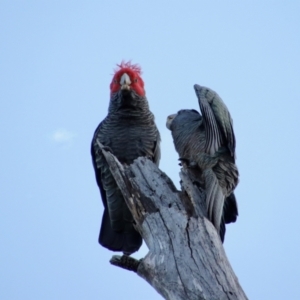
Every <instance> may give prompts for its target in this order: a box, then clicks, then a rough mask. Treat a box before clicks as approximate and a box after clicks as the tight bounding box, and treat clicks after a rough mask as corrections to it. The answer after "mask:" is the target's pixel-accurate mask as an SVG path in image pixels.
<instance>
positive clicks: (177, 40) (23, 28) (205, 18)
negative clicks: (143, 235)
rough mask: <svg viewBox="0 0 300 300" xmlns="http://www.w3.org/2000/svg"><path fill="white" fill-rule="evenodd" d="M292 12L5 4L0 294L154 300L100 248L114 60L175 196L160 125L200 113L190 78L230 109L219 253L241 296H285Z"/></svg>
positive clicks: (294, 235) (291, 211)
mask: <svg viewBox="0 0 300 300" xmlns="http://www.w3.org/2000/svg"><path fill="white" fill-rule="evenodd" d="M299 15H300V3H299V2H297V1H289V2H286V1H264V2H263V3H262V1H243V3H242V2H241V1H226V3H225V2H221V1H218V2H216V1H215V2H212V1H211V2H208V1H185V2H183V1H157V0H153V1H149V2H142V1H125V2H124V1H102V2H101V1H63V0H61V1H5V0H4V1H3V0H2V1H1V4H0V38H1V47H0V99H1V101H0V105H1V109H0V114H1V116H0V122H1V126H0V132H1V140H2V143H1V156H0V168H1V172H0V181H1V189H0V201H1V210H0V232H1V243H0V253H1V256H0V265H1V268H0V298H1V299H4V300H14V299H22V300H23V299H24V300H27V299H28V300H29V299H30V300H32V299H43V300H48V299H49V300H50V299H51V300H52V299H74V300H83V299H91V300H92V299H120V298H121V297H122V299H124V300H127V299H128V300H129V299H130V300H135V299H145V300H148V299H149V300H150V299H151V300H155V299H161V297H160V296H159V295H158V294H157V293H156V292H155V291H154V290H153V289H152V288H151V287H150V286H149V285H148V284H147V283H146V282H145V281H143V280H142V279H141V278H139V277H138V276H137V275H136V274H134V273H130V272H126V271H124V270H122V269H118V268H116V267H113V266H111V265H110V264H109V262H108V261H109V259H110V257H111V255H112V254H113V253H112V252H109V251H108V250H106V249H104V248H102V247H101V246H100V245H98V243H97V238H98V232H99V227H100V221H101V217H102V203H101V199H100V195H99V191H98V188H97V186H96V182H95V178H94V173H93V168H92V164H91V158H90V153H89V148H90V141H91V138H92V135H93V132H94V130H95V128H96V126H97V125H98V123H99V122H100V121H101V120H102V119H103V118H104V117H105V116H106V113H107V108H108V103H109V83H110V80H111V77H112V74H113V69H114V67H115V64H116V63H120V62H121V60H122V59H125V60H130V59H131V60H132V62H133V63H139V64H140V65H141V66H142V69H143V79H144V81H145V88H146V92H147V97H148V100H149V103H150V107H151V110H152V112H153V113H154V114H155V116H156V123H157V125H158V127H159V130H160V132H161V135H162V160H161V164H160V167H161V169H162V170H163V171H165V172H166V173H167V174H168V175H169V176H170V177H171V178H172V180H173V181H174V183H175V184H176V185H177V186H179V184H178V182H179V176H178V172H179V167H178V165H177V164H178V162H177V154H176V152H175V150H174V147H173V142H172V139H171V135H170V132H169V131H168V130H167V129H166V128H165V121H166V116H167V115H169V114H171V113H175V112H177V111H178V110H179V109H181V108H194V109H197V110H198V109H199V108H198V104H197V99H196V96H195V94H194V90H193V85H194V84H195V83H198V84H201V85H205V86H208V87H210V88H212V89H214V90H215V91H217V92H218V94H219V95H220V96H221V97H222V99H223V100H224V102H225V103H226V104H227V106H228V108H229V109H230V112H231V115H232V117H233V120H234V129H235V133H236V139H237V164H238V167H239V170H240V184H239V185H238V187H237V189H236V196H237V200H238V204H239V212H240V215H239V218H238V220H237V222H236V223H235V224H232V225H229V226H228V227H227V234H226V240H225V244H224V247H225V250H226V253H227V256H228V258H229V260H230V262H231V264H232V267H233V269H234V271H235V273H236V275H237V276H238V278H239V281H240V283H241V285H242V287H243V288H244V290H245V292H246V294H247V296H248V297H249V298H250V299H256V300H265V299H275V300H277V299H297V298H298V296H299V294H300V285H299V278H300V262H299V253H300V235H299V232H298V231H299V228H300V218H299V214H300V204H299V199H298V198H299V191H298V187H299V185H300V179H299V168H300V163H299V154H298V153H299V146H300V142H299V134H298V128H299V125H300V120H299V112H300V104H299V103H300V99H299V98H300V97H299V92H298V89H299V83H300V58H299V57H300V56H299V53H300V18H299ZM146 253H147V248H146V246H143V247H142V248H141V250H140V251H139V252H138V253H136V254H134V256H135V257H137V258H140V257H143V256H144V255H145V254H146Z"/></svg>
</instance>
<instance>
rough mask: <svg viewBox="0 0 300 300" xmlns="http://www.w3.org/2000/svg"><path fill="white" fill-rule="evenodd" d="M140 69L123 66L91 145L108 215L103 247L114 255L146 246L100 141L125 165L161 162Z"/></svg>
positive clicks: (101, 236) (103, 226)
mask: <svg viewBox="0 0 300 300" xmlns="http://www.w3.org/2000/svg"><path fill="white" fill-rule="evenodd" d="M140 75H141V70H140V67H139V66H138V65H132V64H130V63H124V62H122V63H121V64H120V65H118V70H116V72H115V74H114V76H113V79H112V82H111V84H110V103H109V108H108V115H107V116H106V118H105V119H104V120H103V121H102V122H101V123H100V124H99V126H98V127H97V129H96V131H95V133H94V137H93V140H92V145H91V154H92V161H93V166H94V170H95V175H96V180H97V184H98V186H99V189H100V193H101V197H102V201H103V205H104V214H103V217H102V224H101V229H100V234H99V243H100V244H101V245H102V246H103V247H106V248H108V249H109V250H112V251H122V252H123V253H124V254H128V255H129V254H131V253H133V252H135V251H137V250H138V249H139V248H140V246H141V245H142V237H141V236H140V234H139V233H138V232H137V231H136V230H135V228H134V226H133V222H134V220H133V218H132V215H131V213H130V211H129V209H128V207H127V205H126V203H125V200H124V198H123V195H122V194H121V191H120V190H119V188H118V186H117V184H116V182H115V180H114V178H113V176H112V174H111V172H110V171H109V168H108V166H107V164H106V161H105V160H104V158H103V155H102V154H101V151H99V146H98V144H97V141H99V142H100V143H102V144H103V145H104V146H105V147H106V148H107V149H109V150H110V151H111V152H112V153H113V154H114V155H115V156H116V157H117V158H118V160H119V161H120V162H121V163H122V164H131V163H132V162H133V160H134V159H136V158H138V157H139V156H146V157H148V158H149V159H151V160H152V161H153V162H154V163H156V164H157V165H158V164H159V160H160V134H159V132H158V129H157V127H156V125H155V122H154V116H153V114H152V113H151V111H150V110H149V105H148V101H147V98H146V96H145V90H144V82H143V80H142V78H141V76H140Z"/></svg>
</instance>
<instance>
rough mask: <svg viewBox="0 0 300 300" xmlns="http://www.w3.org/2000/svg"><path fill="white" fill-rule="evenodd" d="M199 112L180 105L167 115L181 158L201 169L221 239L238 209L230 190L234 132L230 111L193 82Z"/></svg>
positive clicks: (209, 209)
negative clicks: (182, 107) (175, 112)
mask: <svg viewBox="0 0 300 300" xmlns="http://www.w3.org/2000/svg"><path fill="white" fill-rule="evenodd" d="M194 89H195V92H196V95H197V97H198V102H199V106H200V110H201V114H202V116H201V115H200V114H199V113H198V112H197V111H196V110H193V109H192V110H189V109H183V110H180V111H179V112H178V113H177V114H173V115H170V116H168V118H167V128H168V129H170V130H171V132H172V136H173V141H174V145H175V148H176V151H177V152H178V154H179V157H180V160H182V161H183V162H184V163H186V164H187V165H188V166H189V167H197V168H199V169H200V171H201V175H202V178H203V180H204V183H205V190H206V204H207V214H208V218H209V219H210V220H211V222H212V223H213V224H214V226H215V227H216V229H217V231H218V232H219V234H220V237H221V240H222V242H223V241H224V236H225V223H231V222H235V221H236V218H237V215H238V209H237V203H236V199H235V196H234V194H233V190H234V189H235V187H236V186H237V184H238V177H239V173H238V169H237V166H236V164H235V135H234V131H233V124H232V119H231V116H230V113H229V111H228V109H227V107H226V105H225V104H224V102H223V101H222V99H221V98H220V97H219V96H218V94H217V93H216V92H214V91H212V90H211V89H209V88H206V87H202V86H199V85H197V84H196V85H194Z"/></svg>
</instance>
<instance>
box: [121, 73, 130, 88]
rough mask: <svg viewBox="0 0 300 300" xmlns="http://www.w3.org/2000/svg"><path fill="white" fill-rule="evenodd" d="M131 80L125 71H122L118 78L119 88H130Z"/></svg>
mask: <svg viewBox="0 0 300 300" xmlns="http://www.w3.org/2000/svg"><path fill="white" fill-rule="evenodd" d="M130 84H131V80H130V77H129V75H128V74H127V73H124V74H123V75H122V76H121V79H120V85H121V90H130Z"/></svg>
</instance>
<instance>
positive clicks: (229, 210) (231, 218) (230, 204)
mask: <svg viewBox="0 0 300 300" xmlns="http://www.w3.org/2000/svg"><path fill="white" fill-rule="evenodd" d="M237 216H238V205H237V201H236V198H235V195H234V193H231V194H230V195H229V196H228V197H227V198H226V200H225V203H224V208H223V218H224V222H225V223H226V224H228V223H234V222H235V221H236V219H237Z"/></svg>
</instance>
